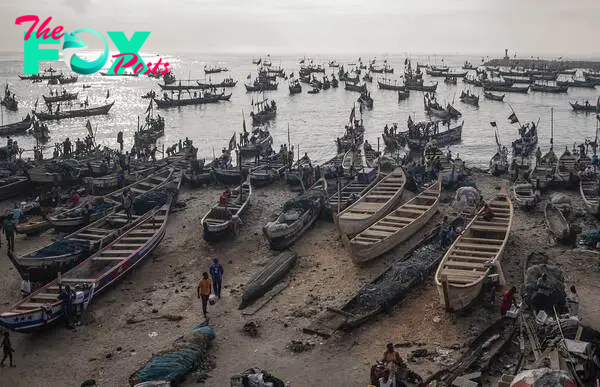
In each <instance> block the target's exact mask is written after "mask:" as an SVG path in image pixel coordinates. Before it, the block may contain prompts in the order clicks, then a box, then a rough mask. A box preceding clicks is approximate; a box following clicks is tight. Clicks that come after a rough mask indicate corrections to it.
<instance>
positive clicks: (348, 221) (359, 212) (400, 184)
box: [334, 167, 406, 235]
mask: <svg viewBox="0 0 600 387" xmlns="http://www.w3.org/2000/svg"><path fill="white" fill-rule="evenodd" d="M405 184H406V176H405V175H404V170H403V169H402V167H398V168H395V169H394V170H393V171H392V172H391V173H390V174H388V175H387V176H385V177H383V178H382V179H380V180H379V181H378V182H377V184H375V185H374V186H373V188H371V189H370V190H369V191H368V192H367V193H365V194H364V195H363V196H361V198H360V199H358V200H357V201H355V202H354V203H352V204H351V205H350V206H348V207H346V209H345V210H344V211H342V212H340V213H339V214H338V215H337V216H336V217H335V218H334V219H335V221H336V224H337V227H338V231H339V232H340V234H348V235H354V234H358V233H359V232H361V231H362V230H364V229H366V228H367V227H369V226H370V225H372V224H373V223H375V222H376V221H377V220H379V219H381V218H382V217H383V216H385V215H386V214H387V213H389V212H390V210H391V209H392V208H393V207H395V206H396V205H397V204H398V202H399V201H400V199H401V198H402V193H403V192H404V185H405Z"/></svg>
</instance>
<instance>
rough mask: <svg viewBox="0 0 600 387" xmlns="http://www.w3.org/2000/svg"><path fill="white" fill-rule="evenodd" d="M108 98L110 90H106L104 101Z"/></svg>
mask: <svg viewBox="0 0 600 387" xmlns="http://www.w3.org/2000/svg"><path fill="white" fill-rule="evenodd" d="M108 97H110V90H106V99H108Z"/></svg>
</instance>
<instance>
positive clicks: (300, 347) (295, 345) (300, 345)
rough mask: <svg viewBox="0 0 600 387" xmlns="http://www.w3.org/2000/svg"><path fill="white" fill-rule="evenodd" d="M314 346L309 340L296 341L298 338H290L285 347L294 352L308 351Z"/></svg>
mask: <svg viewBox="0 0 600 387" xmlns="http://www.w3.org/2000/svg"><path fill="white" fill-rule="evenodd" d="M314 347H315V344H314V343H311V342H310V341H307V342H302V341H298V340H292V341H291V342H290V343H289V344H288V345H287V348H288V349H289V350H290V351H292V352H295V353H300V352H306V351H310V350H311V349H313V348H314Z"/></svg>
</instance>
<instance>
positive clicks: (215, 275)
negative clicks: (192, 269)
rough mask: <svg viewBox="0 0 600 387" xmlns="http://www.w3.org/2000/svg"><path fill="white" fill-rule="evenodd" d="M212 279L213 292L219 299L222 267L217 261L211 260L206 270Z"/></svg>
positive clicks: (216, 259)
mask: <svg viewBox="0 0 600 387" xmlns="http://www.w3.org/2000/svg"><path fill="white" fill-rule="evenodd" d="M208 271H209V272H210V276H211V278H212V284H213V291H214V293H215V296H217V297H219V298H221V284H222V282H223V273H224V271H223V265H221V264H220V263H219V259H218V258H215V259H213V263H212V265H210V267H209V268H208Z"/></svg>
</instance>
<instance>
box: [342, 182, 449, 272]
mask: <svg viewBox="0 0 600 387" xmlns="http://www.w3.org/2000/svg"><path fill="white" fill-rule="evenodd" d="M441 189H442V187H441V179H438V181H437V182H436V183H435V184H433V185H432V186H430V187H429V188H427V189H425V190H424V191H423V192H421V193H420V194H419V195H417V196H415V197H414V198H413V199H411V200H409V201H408V202H406V203H404V204H403V205H401V206H400V207H398V208H397V209H395V210H393V211H392V212H390V213H389V214H388V215H386V216H384V217H383V218H381V219H380V220H378V221H377V222H375V223H374V224H373V225H372V226H370V227H369V228H367V229H366V230H364V231H362V232H361V233H359V234H358V235H356V236H355V237H354V238H352V239H350V240H348V238H347V237H346V236H345V235H342V242H343V243H344V245H345V246H346V248H347V249H348V250H349V251H350V255H351V256H352V260H353V261H354V262H357V263H360V262H366V261H369V260H371V259H374V258H377V257H378V256H380V255H382V254H384V253H386V252H388V251H390V250H391V249H393V248H394V247H396V246H398V245H399V244H400V243H402V242H404V241H406V240H407V239H408V238H410V237H411V236H413V235H414V234H415V233H416V232H417V231H418V230H419V229H421V227H423V226H424V225H425V224H427V222H429V220H430V219H431V217H433V215H435V213H436V212H437V210H438V204H439V200H440V193H441Z"/></svg>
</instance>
